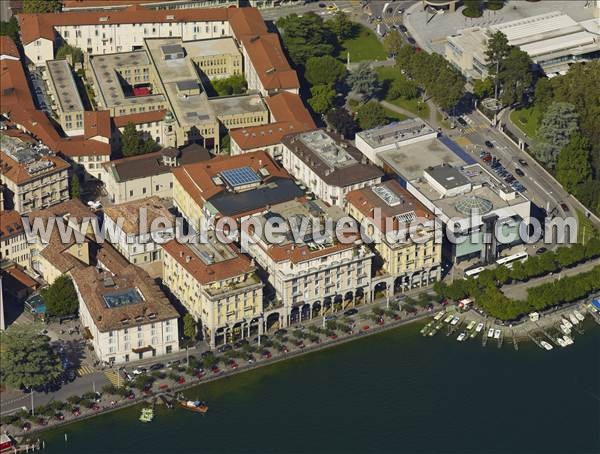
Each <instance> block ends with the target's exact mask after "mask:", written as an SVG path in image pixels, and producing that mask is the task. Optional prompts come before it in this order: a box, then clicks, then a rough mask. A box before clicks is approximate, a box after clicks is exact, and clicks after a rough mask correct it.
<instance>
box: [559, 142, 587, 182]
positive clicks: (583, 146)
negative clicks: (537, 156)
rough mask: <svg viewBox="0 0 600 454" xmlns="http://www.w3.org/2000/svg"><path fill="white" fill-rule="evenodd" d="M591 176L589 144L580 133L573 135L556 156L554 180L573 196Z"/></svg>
mask: <svg viewBox="0 0 600 454" xmlns="http://www.w3.org/2000/svg"><path fill="white" fill-rule="evenodd" d="M591 176H592V167H591V165H590V144H589V142H588V141H587V139H586V138H585V137H583V136H582V135H581V134H580V133H575V134H573V135H572V136H571V140H570V141H569V143H568V144H567V145H566V146H565V147H563V149H562V150H561V151H560V154H559V155H558V161H557V163H556V178H557V180H558V181H559V182H560V184H562V185H563V187H564V188H565V190H566V191H568V192H570V193H572V194H573V193H575V192H577V188H578V187H579V186H580V185H582V184H584V183H585V182H586V181H588V180H589V179H590V178H591Z"/></svg>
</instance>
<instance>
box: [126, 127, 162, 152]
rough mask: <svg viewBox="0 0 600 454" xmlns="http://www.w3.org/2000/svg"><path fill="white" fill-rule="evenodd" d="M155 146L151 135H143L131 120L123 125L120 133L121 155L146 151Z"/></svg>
mask: <svg viewBox="0 0 600 454" xmlns="http://www.w3.org/2000/svg"><path fill="white" fill-rule="evenodd" d="M154 148H156V142H155V141H154V139H152V137H145V134H144V133H142V132H141V131H138V130H137V129H136V128H135V125H134V124H133V123H131V122H129V123H127V124H126V125H125V128H124V129H123V133H122V134H121V149H122V152H123V156H125V157H128V156H135V155H139V154H144V153H148V152H150V151H152V150H154Z"/></svg>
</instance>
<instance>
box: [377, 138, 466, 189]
mask: <svg viewBox="0 0 600 454" xmlns="http://www.w3.org/2000/svg"><path fill="white" fill-rule="evenodd" d="M378 158H379V159H381V160H382V161H383V162H384V164H386V165H387V166H388V167H390V168H391V169H392V170H393V171H394V172H396V173H397V174H398V175H400V176H401V177H402V178H403V179H404V180H407V181H411V180H414V179H415V178H419V177H422V176H423V171H424V170H425V169H426V168H428V167H435V166H437V165H440V164H449V165H452V166H455V167H461V166H464V165H465V164H466V162H465V161H464V160H463V159H461V158H460V157H459V156H458V155H457V154H456V153H454V152H453V151H452V150H450V148H448V147H447V146H446V145H444V144H443V143H442V142H441V141H440V140H439V139H431V140H428V141H423V142H418V143H414V144H409V145H404V146H402V147H400V148H397V149H393V150H387V151H383V152H381V153H379V154H378Z"/></svg>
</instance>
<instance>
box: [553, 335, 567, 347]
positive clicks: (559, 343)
mask: <svg viewBox="0 0 600 454" xmlns="http://www.w3.org/2000/svg"><path fill="white" fill-rule="evenodd" d="M556 342H558V345H560V346H561V347H566V346H567V343H566V342H565V340H564V339H563V338H562V337H558V338H557V339H556Z"/></svg>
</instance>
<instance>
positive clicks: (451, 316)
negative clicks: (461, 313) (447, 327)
mask: <svg viewBox="0 0 600 454" xmlns="http://www.w3.org/2000/svg"><path fill="white" fill-rule="evenodd" d="M453 318H454V316H453V315H452V314H450V315H448V317H446V318H445V319H444V323H450V322H451V321H452V319H453Z"/></svg>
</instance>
